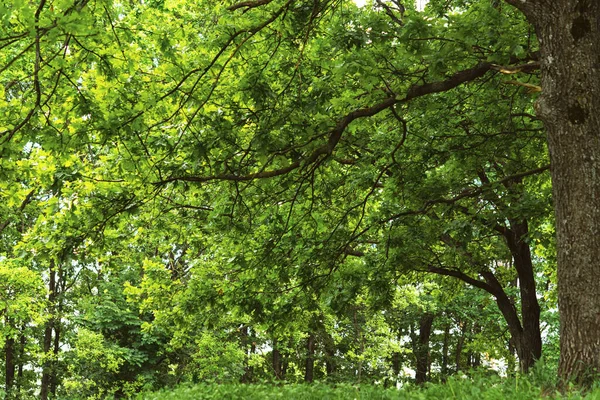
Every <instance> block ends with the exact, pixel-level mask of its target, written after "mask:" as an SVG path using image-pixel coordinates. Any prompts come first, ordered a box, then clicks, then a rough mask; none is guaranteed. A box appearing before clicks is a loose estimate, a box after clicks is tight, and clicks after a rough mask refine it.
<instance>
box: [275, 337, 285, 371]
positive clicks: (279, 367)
mask: <svg viewBox="0 0 600 400" xmlns="http://www.w3.org/2000/svg"><path fill="white" fill-rule="evenodd" d="M277 344H278V340H277V339H273V372H275V379H279V380H280V379H283V374H282V365H281V352H280V351H279V348H278V346H277Z"/></svg>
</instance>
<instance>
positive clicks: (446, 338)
mask: <svg viewBox="0 0 600 400" xmlns="http://www.w3.org/2000/svg"><path fill="white" fill-rule="evenodd" d="M449 346H450V324H446V326H445V327H444V341H443V342H442V365H441V371H440V372H441V374H442V381H443V382H445V381H446V378H447V377H448V348H449Z"/></svg>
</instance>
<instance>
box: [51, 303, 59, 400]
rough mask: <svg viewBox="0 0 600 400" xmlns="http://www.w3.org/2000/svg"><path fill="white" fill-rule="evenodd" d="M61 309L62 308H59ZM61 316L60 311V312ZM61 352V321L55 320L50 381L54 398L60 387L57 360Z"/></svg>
mask: <svg viewBox="0 0 600 400" xmlns="http://www.w3.org/2000/svg"><path fill="white" fill-rule="evenodd" d="M59 308H60V307H59ZM59 315H60V310H59ZM59 351H60V321H59V320H58V319H56V320H55V323H54V344H53V346H52V355H53V356H54V357H53V360H54V361H53V364H54V368H53V370H52V379H51V380H50V393H51V394H52V398H53V399H54V398H56V389H57V387H58V373H57V371H56V369H57V366H56V360H58V353H59Z"/></svg>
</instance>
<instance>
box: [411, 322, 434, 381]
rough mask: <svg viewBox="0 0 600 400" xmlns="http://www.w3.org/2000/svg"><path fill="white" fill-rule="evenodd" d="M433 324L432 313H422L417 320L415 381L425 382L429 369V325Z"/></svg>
mask: <svg viewBox="0 0 600 400" xmlns="http://www.w3.org/2000/svg"><path fill="white" fill-rule="evenodd" d="M432 326H433V314H429V313H426V314H424V315H423V316H422V317H421V319H420V321H419V337H418V342H417V344H416V346H413V347H414V348H415V350H416V351H415V358H416V372H415V383H417V384H422V383H425V382H427V376H428V375H427V372H428V371H429V361H430V357H429V340H430V338H431V327H432Z"/></svg>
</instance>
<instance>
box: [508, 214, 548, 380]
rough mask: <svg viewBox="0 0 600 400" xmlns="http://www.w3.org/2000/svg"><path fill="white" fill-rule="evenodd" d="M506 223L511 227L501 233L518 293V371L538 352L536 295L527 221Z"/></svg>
mask: <svg viewBox="0 0 600 400" xmlns="http://www.w3.org/2000/svg"><path fill="white" fill-rule="evenodd" d="M510 225H511V229H510V230H508V231H507V233H506V235H505V237H506V241H507V243H508V248H509V249H510V251H511V253H512V256H513V261H514V263H515V269H516V270H517V275H518V276H519V292H520V295H521V321H522V331H521V337H520V343H519V344H518V347H520V352H519V353H520V354H519V364H520V368H521V371H523V372H528V371H529V369H530V368H531V367H532V366H533V364H534V363H535V361H536V360H539V359H540V357H541V356H542V335H541V330H540V305H539V302H538V299H537V291H536V284H535V274H534V270H533V262H532V260H531V250H530V249H529V244H527V243H526V241H525V240H526V239H527V236H528V235H529V227H528V224H527V221H525V220H524V221H520V222H517V221H510Z"/></svg>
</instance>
